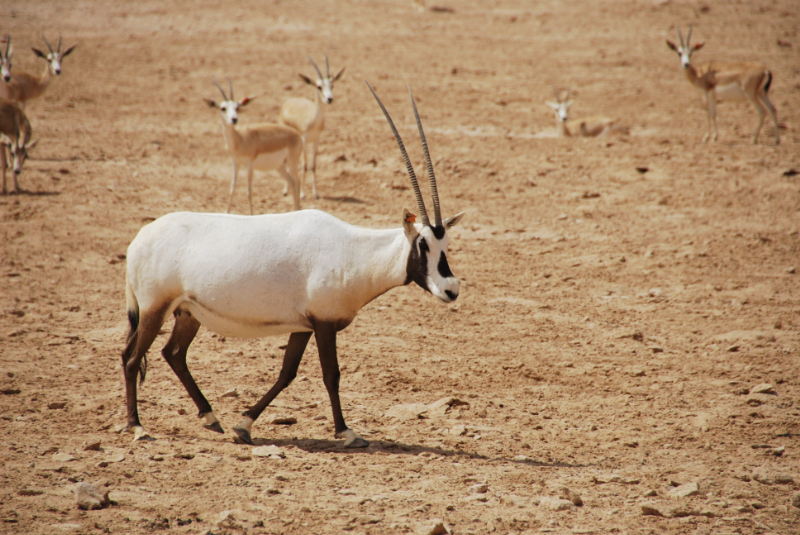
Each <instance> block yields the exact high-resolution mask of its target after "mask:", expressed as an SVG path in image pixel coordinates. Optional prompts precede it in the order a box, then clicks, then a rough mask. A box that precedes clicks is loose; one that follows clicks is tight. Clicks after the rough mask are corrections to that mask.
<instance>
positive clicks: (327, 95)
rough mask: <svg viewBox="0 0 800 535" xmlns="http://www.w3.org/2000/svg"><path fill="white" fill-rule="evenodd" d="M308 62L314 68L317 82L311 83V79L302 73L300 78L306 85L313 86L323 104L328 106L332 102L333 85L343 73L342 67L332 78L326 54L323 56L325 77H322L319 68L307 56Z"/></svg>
mask: <svg viewBox="0 0 800 535" xmlns="http://www.w3.org/2000/svg"><path fill="white" fill-rule="evenodd" d="M308 61H310V62H311V64H312V65H313V66H314V70H315V71H317V76H318V78H317V81H316V82H315V81H313V80H312V79H311V78H309V77H308V76H306V75H305V74H303V73H300V78H302V79H303V81H304V82H305V83H307V84H308V85H313V86H314V87H316V88H317V91H319V94H320V96H321V97H322V101H323V102H324V103H325V104H330V103H332V102H333V83H334V82H335V81H337V80H338V79H339V78H340V77H341V76H342V73H344V67H342V69H341V70H340V71H339V72H337V73H336V74H335V75H334V76H331V71H330V67H329V66H328V54H325V76H322V72H320V70H319V67H317V64H316V63H314V60H313V59H311V56H308Z"/></svg>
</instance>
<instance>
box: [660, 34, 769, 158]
mask: <svg viewBox="0 0 800 535" xmlns="http://www.w3.org/2000/svg"><path fill="white" fill-rule="evenodd" d="M678 39H679V40H680V46H676V45H675V43H673V42H672V41H670V40H669V39H668V40H667V46H668V47H669V48H670V49H672V50H673V51H675V52H676V53H677V54H678V57H680V60H681V66H682V67H683V72H684V74H686V79H687V80H689V82H690V83H691V84H692V85H693V86H695V87H696V88H698V89H699V90H700V91H701V92H702V93H703V96H704V97H705V99H706V104H707V106H708V132H707V133H706V135H705V136H704V137H703V142H704V143H705V142H707V141H708V138H709V136H711V127H712V125H713V127H714V135H713V136H712V137H711V140H712V141H716V140H717V102H723V101H739V102H742V101H745V100H746V101H749V102H750V104H752V105H753V107H754V108H755V109H756V111H757V112H758V126H757V127H756V132H755V134H754V135H753V144H756V143H758V134H759V132H760V131H761V126H762V125H763V124H764V115H766V112H767V111H769V113H770V115H772V122H773V124H774V125H775V144H776V145H777V144H779V143H780V139H779V137H778V114H777V112H776V111H775V106H773V105H772V102H770V100H769V97H768V96H767V92H768V91H769V87H770V85H771V84H772V73H771V72H770V71H769V70H768V69H767V68H766V67H764V66H763V65H761V64H760V63H742V62H732V61H725V62H722V61H713V62H710V63H706V64H704V65H702V66H701V67H700V68H699V69H698V68H695V66H694V65H692V64H691V59H692V53H694V52H695V51H697V50H700V49H701V48H703V46H704V45H705V43H702V42H701V43H697V44H696V45H694V46H692V43H691V40H692V27H691V26H689V33H688V34H687V35H686V42H685V43H684V41H683V35H682V34H681V29H680V26H678Z"/></svg>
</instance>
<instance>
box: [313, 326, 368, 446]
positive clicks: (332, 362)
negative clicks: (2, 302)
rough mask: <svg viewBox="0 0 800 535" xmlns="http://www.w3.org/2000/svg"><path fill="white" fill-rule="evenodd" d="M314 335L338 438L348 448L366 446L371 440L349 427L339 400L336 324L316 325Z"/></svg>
mask: <svg viewBox="0 0 800 535" xmlns="http://www.w3.org/2000/svg"><path fill="white" fill-rule="evenodd" d="M314 336H315V337H316V339H317V348H319V362H320V364H321V365H322V380H323V382H324V383H325V388H327V389H328V396H329V397H330V399H331V409H332V410H333V425H334V429H335V431H336V435H335V436H336V437H337V438H345V439H346V440H345V443H344V445H345V447H347V448H366V447H367V446H369V442H367V441H366V440H364V439H363V438H361V437H360V436H358V434H357V433H355V432H354V431H353V430H351V429H349V428H348V427H347V424H346V423H345V422H344V416H343V415H342V405H341V403H340V401H339V376H340V373H339V358H338V355H337V352H336V326H335V325H334V324H332V323H321V324H316V325H315V326H314Z"/></svg>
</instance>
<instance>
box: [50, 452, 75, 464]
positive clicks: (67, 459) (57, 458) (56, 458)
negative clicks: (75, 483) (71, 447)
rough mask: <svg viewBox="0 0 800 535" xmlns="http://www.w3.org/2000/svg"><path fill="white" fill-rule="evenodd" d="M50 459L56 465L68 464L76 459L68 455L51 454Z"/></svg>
mask: <svg viewBox="0 0 800 535" xmlns="http://www.w3.org/2000/svg"><path fill="white" fill-rule="evenodd" d="M52 459H53V460H54V461H56V462H58V463H68V462H70V461H74V460H75V459H76V457H73V456H72V455H70V454H69V453H55V454H53V457H52Z"/></svg>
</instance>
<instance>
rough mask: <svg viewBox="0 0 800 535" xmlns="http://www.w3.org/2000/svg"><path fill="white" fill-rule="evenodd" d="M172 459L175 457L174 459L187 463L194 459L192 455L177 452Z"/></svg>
mask: <svg viewBox="0 0 800 535" xmlns="http://www.w3.org/2000/svg"><path fill="white" fill-rule="evenodd" d="M173 457H175V458H176V459H185V460H187V461H191V460H192V459H194V453H188V452H183V451H177V452H175V454H174V455H173Z"/></svg>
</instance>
